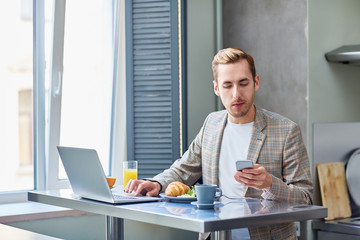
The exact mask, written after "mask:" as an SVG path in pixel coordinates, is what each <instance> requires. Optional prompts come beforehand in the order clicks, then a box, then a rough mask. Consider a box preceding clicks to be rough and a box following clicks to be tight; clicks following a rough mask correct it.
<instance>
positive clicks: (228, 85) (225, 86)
mask: <svg viewBox="0 0 360 240" xmlns="http://www.w3.org/2000/svg"><path fill="white" fill-rule="evenodd" d="M223 87H224V88H230V87H231V85H230V84H224V85H223Z"/></svg>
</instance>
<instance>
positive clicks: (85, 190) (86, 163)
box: [57, 146, 161, 204]
mask: <svg viewBox="0 0 360 240" xmlns="http://www.w3.org/2000/svg"><path fill="white" fill-rule="evenodd" d="M57 149H58V151H59V154H60V158H61V161H62V163H63V165H64V168H65V171H66V174H67V176H68V178H69V181H70V184H71V187H72V189H73V192H74V193H75V194H76V195H78V196H80V197H82V198H86V199H91V200H96V201H101V202H107V203H112V204H123V203H137V202H149V201H159V200H160V199H161V198H158V197H146V196H136V197H135V196H133V195H131V194H128V193H125V192H123V191H122V190H120V191H114V192H113V191H111V189H110V187H109V185H108V183H107V180H106V176H105V173H104V170H103V168H102V166H101V163H100V159H99V156H98V154H97V152H96V150H94V149H85V148H74V147H63V146H58V147H57Z"/></svg>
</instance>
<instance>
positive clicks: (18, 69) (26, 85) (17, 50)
mask: <svg viewBox="0 0 360 240" xmlns="http://www.w3.org/2000/svg"><path fill="white" fill-rule="evenodd" d="M0 29H1V31H2V34H1V38H0V52H1V54H0V109H1V117H0V132H1V134H0V150H1V157H0V164H1V168H0V191H13V190H26V189H32V188H33V187H34V180H33V178H34V171H33V159H32V89H33V70H32V67H33V66H32V63H33V61H32V58H33V45H32V43H33V42H32V37H33V34H32V31H33V25H32V1H20V0H17V1H1V3H0Z"/></svg>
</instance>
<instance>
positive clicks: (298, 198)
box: [261, 124, 313, 204]
mask: <svg viewBox="0 0 360 240" xmlns="http://www.w3.org/2000/svg"><path fill="white" fill-rule="evenodd" d="M282 177H283V179H279V178H277V177H275V176H273V184H272V186H271V187H270V189H269V190H268V191H264V192H263V194H262V195H261V196H262V197H263V198H264V199H277V200H287V201H292V202H295V203H306V204H312V191H313V185H312V181H311V174H310V164H309V158H308V154H307V151H306V147H305V144H304V142H303V139H302V136H301V130H300V127H299V126H298V125H297V124H294V125H292V126H291V127H290V130H289V133H288V135H287V137H286V140H285V143H284V149H283V167H282Z"/></svg>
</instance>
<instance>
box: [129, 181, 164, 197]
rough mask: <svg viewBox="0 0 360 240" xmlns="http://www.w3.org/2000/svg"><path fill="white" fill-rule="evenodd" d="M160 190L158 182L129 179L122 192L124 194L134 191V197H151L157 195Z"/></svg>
mask: <svg viewBox="0 0 360 240" xmlns="http://www.w3.org/2000/svg"><path fill="white" fill-rule="evenodd" d="M160 189H161V186H160V183H158V182H152V181H147V180H134V179H130V181H129V182H128V184H127V185H126V187H125V189H124V191H125V192H126V193H132V192H133V191H135V196H137V195H139V194H141V195H146V196H147V197H153V196H157V195H159V192H160Z"/></svg>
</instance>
